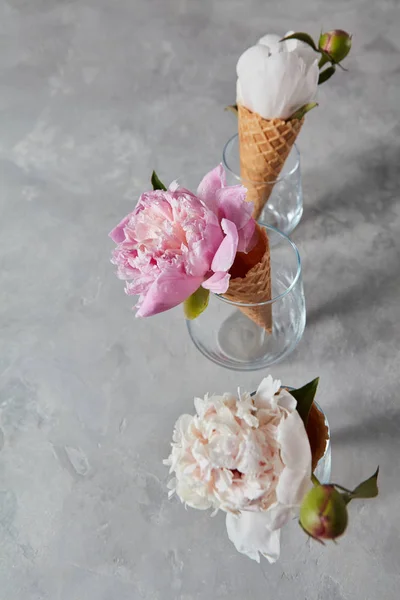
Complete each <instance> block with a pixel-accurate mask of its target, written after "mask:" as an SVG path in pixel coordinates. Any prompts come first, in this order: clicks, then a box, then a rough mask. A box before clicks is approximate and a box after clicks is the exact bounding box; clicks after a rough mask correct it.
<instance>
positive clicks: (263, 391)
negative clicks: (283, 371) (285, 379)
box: [254, 375, 281, 408]
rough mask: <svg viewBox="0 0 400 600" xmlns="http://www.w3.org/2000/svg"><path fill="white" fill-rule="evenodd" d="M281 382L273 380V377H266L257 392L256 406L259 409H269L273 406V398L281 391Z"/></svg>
mask: <svg viewBox="0 0 400 600" xmlns="http://www.w3.org/2000/svg"><path fill="white" fill-rule="evenodd" d="M280 387H281V382H280V381H279V379H276V380H274V379H272V376H271V375H268V377H264V379H263V380H262V382H261V383H260V385H259V386H258V388H257V392H256V395H255V398H254V404H255V406H256V407H257V408H269V407H272V405H273V398H274V396H275V394H276V393H277V392H278V391H279V389H280Z"/></svg>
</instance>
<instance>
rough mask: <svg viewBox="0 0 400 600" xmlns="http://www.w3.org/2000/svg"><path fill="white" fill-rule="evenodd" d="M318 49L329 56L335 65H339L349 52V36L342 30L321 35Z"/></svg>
mask: <svg viewBox="0 0 400 600" xmlns="http://www.w3.org/2000/svg"><path fill="white" fill-rule="evenodd" d="M318 47H319V49H320V50H323V51H324V52H326V53H327V54H329V56H330V57H331V58H332V59H333V60H334V61H335V62H336V63H339V62H340V61H342V60H343V59H344V58H346V56H347V55H348V53H349V52H350V48H351V35H350V34H349V33H347V32H346V31H343V30H342V29H334V30H333V31H328V32H327V33H321V36H320V38H319V42H318Z"/></svg>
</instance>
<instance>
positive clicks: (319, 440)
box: [306, 403, 329, 472]
mask: <svg viewBox="0 0 400 600" xmlns="http://www.w3.org/2000/svg"><path fill="white" fill-rule="evenodd" d="M306 431H307V435H308V439H309V442H310V448H311V456H312V470H313V472H314V471H315V469H316V468H317V465H318V461H319V460H320V459H321V458H322V457H323V456H324V454H325V449H326V443H327V441H328V440H329V430H328V427H327V426H326V423H325V417H324V415H323V414H322V412H321V411H320V410H319V409H318V408H317V407H316V406H315V404H314V403H313V404H312V405H311V410H310V413H309V415H308V421H307V428H306Z"/></svg>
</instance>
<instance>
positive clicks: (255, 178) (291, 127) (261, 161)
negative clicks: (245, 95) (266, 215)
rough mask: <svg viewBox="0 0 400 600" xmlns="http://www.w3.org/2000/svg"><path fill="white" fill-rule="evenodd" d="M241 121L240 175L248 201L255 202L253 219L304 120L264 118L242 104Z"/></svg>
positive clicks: (261, 206) (261, 205)
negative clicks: (245, 188)
mask: <svg viewBox="0 0 400 600" xmlns="http://www.w3.org/2000/svg"><path fill="white" fill-rule="evenodd" d="M238 120H239V151H240V175H241V178H242V180H243V185H244V186H245V187H247V190H248V192H247V200H248V201H249V202H253V203H254V212H253V216H254V218H255V219H259V217H260V215H261V213H262V210H263V208H264V206H265V204H266V202H267V200H268V198H269V196H270V194H271V192H272V188H273V187H274V183H275V181H276V180H277V179H278V177H279V174H280V172H281V169H282V167H283V165H284V163H285V160H286V159H287V157H288V155H289V153H290V151H291V149H292V147H293V144H294V142H295V141H296V138H297V135H298V133H299V131H300V129H301V127H302V125H303V123H304V117H303V119H300V120H299V119H291V120H288V121H283V120H282V119H263V117H261V116H260V115H259V114H257V113H255V112H252V111H251V110H249V109H247V108H246V107H245V106H243V105H241V104H239V105H238ZM258 182H259V183H258Z"/></svg>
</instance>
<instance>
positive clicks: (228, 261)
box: [211, 219, 239, 272]
mask: <svg viewBox="0 0 400 600" xmlns="http://www.w3.org/2000/svg"><path fill="white" fill-rule="evenodd" d="M221 228H222V231H223V232H224V233H225V234H226V235H225V237H224V239H223V240H222V242H221V244H220V246H219V248H218V250H217V251H216V253H215V255H214V258H213V261H212V263H211V269H212V270H213V271H215V272H217V271H229V269H230V268H231V266H232V264H233V261H234V260H235V256H236V252H237V247H238V241H239V235H238V231H237V227H236V225H235V224H234V223H232V221H228V219H222V221H221Z"/></svg>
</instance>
